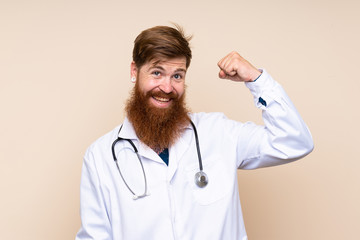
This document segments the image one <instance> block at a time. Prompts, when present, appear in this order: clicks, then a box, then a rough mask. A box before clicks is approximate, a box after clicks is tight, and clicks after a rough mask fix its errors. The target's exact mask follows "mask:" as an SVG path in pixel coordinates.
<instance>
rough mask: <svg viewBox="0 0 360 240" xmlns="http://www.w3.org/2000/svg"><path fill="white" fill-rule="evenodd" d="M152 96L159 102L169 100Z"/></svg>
mask: <svg viewBox="0 0 360 240" xmlns="http://www.w3.org/2000/svg"><path fill="white" fill-rule="evenodd" d="M153 98H154V99H155V100H157V101H160V102H169V101H170V99H169V98H161V97H153Z"/></svg>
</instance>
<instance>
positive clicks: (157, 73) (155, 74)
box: [152, 71, 161, 77]
mask: <svg viewBox="0 0 360 240" xmlns="http://www.w3.org/2000/svg"><path fill="white" fill-rule="evenodd" d="M160 74H161V73H160V72H159V71H153V72H152V75H154V76H156V77H158V76H160Z"/></svg>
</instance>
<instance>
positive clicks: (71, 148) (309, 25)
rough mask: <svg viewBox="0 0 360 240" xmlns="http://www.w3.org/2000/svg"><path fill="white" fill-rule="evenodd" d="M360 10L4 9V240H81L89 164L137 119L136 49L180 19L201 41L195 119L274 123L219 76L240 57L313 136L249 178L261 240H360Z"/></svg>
mask: <svg viewBox="0 0 360 240" xmlns="http://www.w3.org/2000/svg"><path fill="white" fill-rule="evenodd" d="M359 9H360V4H359V1H356V0H353V1H352V0H334V1H331V0H321V1H320V0H302V1H295V0H292V1H289V0H273V1H267V0H252V1H235V0H233V1H231V0H221V1H210V0H203V1H194V0H191V1H190V0H183V1H171V0H163V1H159V0H152V1H145V0H142V1H115V0H114V1H107V0H105V1H95V0H87V1H85V0H71V1H70V0H52V1H46V0H42V1H40V0H32V1H24V0H23V1H20V0H0V34H1V36H0V111H1V112H0V114H1V115H0V116H1V117H0V193H1V195H0V239H14V240H23V239H29V240H40V239H41V240H42V239H44V240H45V239H46V240H47V239H52V240H63V239H74V237H75V234H76V232H77V230H78V228H79V226H80V218H79V183H80V171H81V165H82V156H83V154H84V152H85V149H86V148H87V146H88V145H89V144H90V143H91V142H93V141H94V140H95V139H96V138H98V137H100V136H101V135H103V134H104V133H106V132H107V131H109V130H111V129H112V128H113V127H115V126H116V125H118V124H119V123H120V122H121V121H122V119H123V116H124V113H123V106H124V101H125V100H126V98H127V97H128V93H129V90H130V89H131V87H132V84H131V83H130V76H129V64H130V61H131V50H132V42H133V40H134V38H135V37H136V35H137V34H138V33H139V32H140V31H141V30H143V29H145V28H148V27H152V26H154V25H169V24H170V21H174V22H177V23H179V24H181V25H183V26H184V28H185V30H186V32H187V33H189V34H194V38H193V41H192V47H193V62H192V65H191V67H190V69H189V72H188V75H187V85H188V97H187V99H188V103H189V106H190V107H191V109H192V110H193V111H208V112H209V111H221V112H224V113H225V114H226V115H227V116H228V117H230V118H233V119H236V120H239V121H247V120H252V121H255V122H257V123H261V122H262V120H261V114H260V111H259V110H258V109H256V108H255V107H254V105H253V102H252V98H251V95H250V94H249V92H248V90H247V89H246V88H245V87H244V86H243V84H235V83H231V82H229V81H223V80H219V79H218V77H217V72H218V69H217V66H216V63H217V61H218V60H219V59H220V58H222V57H223V56H224V55H225V54H227V53H228V52H229V51H231V50H237V51H239V52H240V53H241V54H242V55H243V56H244V57H245V58H247V59H248V60H249V61H251V62H252V63H253V64H254V65H255V66H257V67H259V68H266V69H267V70H268V71H269V72H270V74H271V75H272V76H273V77H274V78H275V79H276V80H277V81H279V82H280V83H281V84H282V85H283V86H284V88H285V89H286V91H287V93H288V94H289V95H290V97H291V99H292V100H293V102H294V103H295V105H296V106H297V108H298V110H299V112H300V113H301V115H302V116H303V118H304V119H305V121H306V122H307V123H308V126H309V128H310V130H311V131H312V134H313V137H314V141H315V150H314V152H313V153H312V154H311V155H309V156H307V157H306V158H305V159H303V160H301V161H298V162H296V163H293V164H289V165H284V166H280V167H275V168H268V169H260V170H254V171H239V184H240V195H241V199H242V207H243V210H244V216H245V222H246V227H247V231H248V235H249V239H250V240H263V239H265V240H269V239H270V240H271V239H274V240H275V239H276V240H279V239H280V240H289V239H291V240H293V239H359V235H360V234H359V227H360V207H359V203H360V187H359V183H360V177H359V175H360V157H359V155H360V150H359V149H360V146H359V133H360V131H359V130H360V128H359V120H360V119H359V118H360V113H359V110H358V108H359V102H360V99H359V90H360V83H359V80H360V79H359V74H358V69H359V58H358V55H359V52H360V51H359V50H360V48H359V43H360V33H359V29H360V27H359V23H360V15H359ZM209 231H211V227H210V226H209Z"/></svg>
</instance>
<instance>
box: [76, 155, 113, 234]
mask: <svg viewBox="0 0 360 240" xmlns="http://www.w3.org/2000/svg"><path fill="white" fill-rule="evenodd" d="M80 216H81V228H80V230H79V232H78V233H77V235H76V240H85V239H86V240H90V239H91V240H105V239H106V240H110V239H112V238H111V235H110V232H111V229H110V222H109V218H108V215H107V211H106V208H105V204H104V199H103V196H102V191H101V188H100V181H99V176H98V173H97V170H96V164H95V161H94V157H93V155H92V153H91V151H89V150H88V152H87V153H86V155H85V157H84V163H83V167H82V174H81V185H80Z"/></svg>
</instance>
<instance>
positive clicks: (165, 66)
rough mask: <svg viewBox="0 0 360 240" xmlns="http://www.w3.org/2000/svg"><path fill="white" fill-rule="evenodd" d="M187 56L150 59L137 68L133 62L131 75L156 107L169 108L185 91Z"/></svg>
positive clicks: (150, 102)
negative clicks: (159, 59) (161, 59)
mask: <svg viewBox="0 0 360 240" xmlns="http://www.w3.org/2000/svg"><path fill="white" fill-rule="evenodd" d="M185 75H186V58H185V57H180V58H173V59H166V60H163V61H150V62H148V63H146V64H144V65H143V66H142V67H141V68H140V69H137V67H136V65H135V63H134V62H132V63H131V76H132V77H136V81H137V84H138V88H139V90H140V91H141V92H142V93H143V94H144V95H147V96H148V100H149V104H150V105H151V106H154V107H156V108H169V107H170V106H172V104H173V100H174V99H179V98H180V97H181V96H182V95H183V94H184V91H185Z"/></svg>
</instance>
